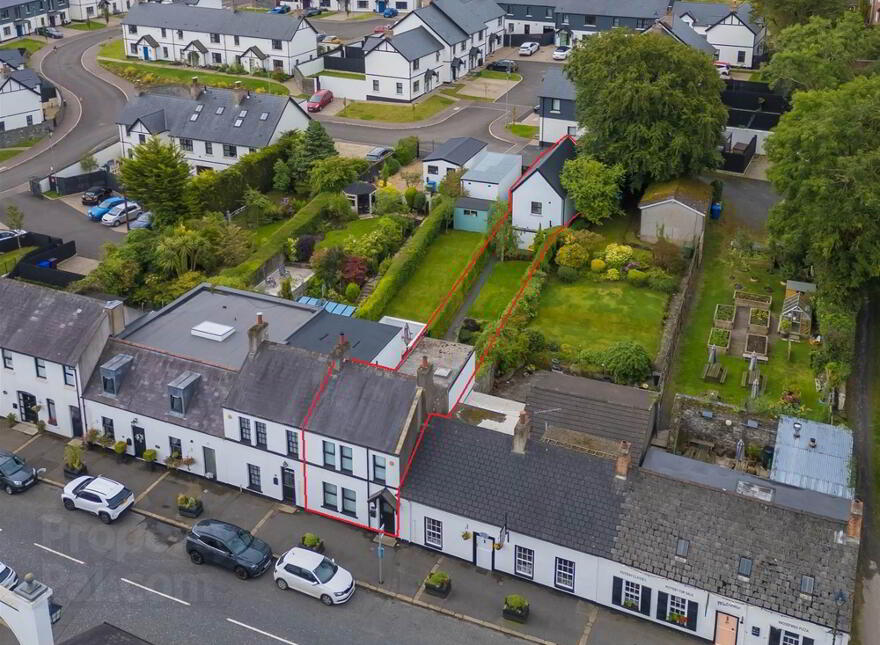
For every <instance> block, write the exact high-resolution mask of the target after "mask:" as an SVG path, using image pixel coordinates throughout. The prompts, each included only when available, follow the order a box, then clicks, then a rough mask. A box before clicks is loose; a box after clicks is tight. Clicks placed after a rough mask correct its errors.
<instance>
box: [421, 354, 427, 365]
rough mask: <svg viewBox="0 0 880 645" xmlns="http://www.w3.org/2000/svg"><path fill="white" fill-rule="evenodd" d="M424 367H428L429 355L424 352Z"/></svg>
mask: <svg viewBox="0 0 880 645" xmlns="http://www.w3.org/2000/svg"><path fill="white" fill-rule="evenodd" d="M422 367H424V368H425V369H428V355H427V354H422Z"/></svg>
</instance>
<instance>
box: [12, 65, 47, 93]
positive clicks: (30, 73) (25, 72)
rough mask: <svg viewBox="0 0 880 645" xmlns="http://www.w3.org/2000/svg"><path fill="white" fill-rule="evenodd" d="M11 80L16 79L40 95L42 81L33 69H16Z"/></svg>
mask: <svg viewBox="0 0 880 645" xmlns="http://www.w3.org/2000/svg"><path fill="white" fill-rule="evenodd" d="M9 76H10V78H14V79H15V80H16V81H18V82H19V83H21V84H22V85H24V86H25V87H26V88H28V89H29V90H33V91H34V92H36V93H37V94H39V93H40V84H41V79H40V77H39V76H37V73H36V72H34V70H32V69H26V68H25V69H16V70H13V71H12V72H10V74H9Z"/></svg>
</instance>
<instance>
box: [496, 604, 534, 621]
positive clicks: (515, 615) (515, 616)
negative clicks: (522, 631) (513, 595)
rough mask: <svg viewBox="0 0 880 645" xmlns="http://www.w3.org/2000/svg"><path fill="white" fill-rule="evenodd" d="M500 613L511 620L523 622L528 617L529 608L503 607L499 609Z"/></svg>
mask: <svg viewBox="0 0 880 645" xmlns="http://www.w3.org/2000/svg"><path fill="white" fill-rule="evenodd" d="M501 615H502V616H504V617H505V618H507V619H508V620H513V621H516V622H518V623H524V622H526V621H527V620H528V619H529V608H528V607H526V608H524V609H508V608H507V607H504V608H502V610H501Z"/></svg>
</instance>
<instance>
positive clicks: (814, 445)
mask: <svg viewBox="0 0 880 645" xmlns="http://www.w3.org/2000/svg"><path fill="white" fill-rule="evenodd" d="M815 447H816V437H810V448H815Z"/></svg>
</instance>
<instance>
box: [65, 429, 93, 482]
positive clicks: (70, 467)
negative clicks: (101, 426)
mask: <svg viewBox="0 0 880 645" xmlns="http://www.w3.org/2000/svg"><path fill="white" fill-rule="evenodd" d="M82 458H83V444H82V440H81V439H71V440H70V441H68V442H67V445H66V446H64V476H65V477H66V478H67V479H76V478H77V477H79V476H81V475H85V474H86V473H87V472H88V468H86V465H85V464H84V463H83V459H82Z"/></svg>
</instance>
